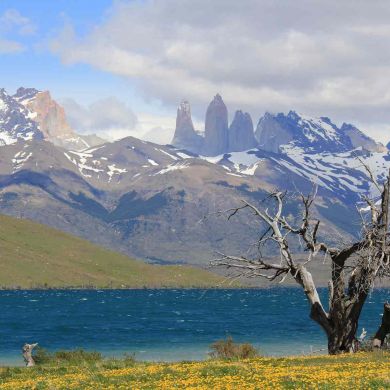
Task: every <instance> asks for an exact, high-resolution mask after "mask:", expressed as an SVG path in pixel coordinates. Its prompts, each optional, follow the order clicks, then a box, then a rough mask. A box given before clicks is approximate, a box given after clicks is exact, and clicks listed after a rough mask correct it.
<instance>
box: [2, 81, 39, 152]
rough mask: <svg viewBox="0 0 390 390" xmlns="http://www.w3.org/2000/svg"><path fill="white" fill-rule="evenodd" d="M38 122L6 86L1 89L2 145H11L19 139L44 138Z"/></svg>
mask: <svg viewBox="0 0 390 390" xmlns="http://www.w3.org/2000/svg"><path fill="white" fill-rule="evenodd" d="M42 138H43V135H42V133H41V132H40V131H39V129H38V126H37V123H36V122H35V121H34V120H33V119H32V118H31V116H30V115H29V112H28V110H27V109H26V108H25V107H24V106H23V105H22V104H20V103H19V102H18V101H17V100H16V99H14V97H13V96H11V95H9V94H8V93H7V92H6V91H5V89H4V88H1V89H0V145H9V144H13V143H15V142H17V141H18V140H20V139H22V140H26V141H27V140H32V139H42Z"/></svg>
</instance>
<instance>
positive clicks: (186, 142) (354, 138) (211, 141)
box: [172, 95, 386, 157]
mask: <svg viewBox="0 0 390 390" xmlns="http://www.w3.org/2000/svg"><path fill="white" fill-rule="evenodd" d="M195 137H196V138H195ZM172 144H173V145H175V146H177V147H179V148H180V147H184V148H186V149H188V150H190V151H191V152H194V153H198V154H201V155H205V156H211V157H213V156H217V155H220V154H223V153H230V152H241V151H245V150H248V149H251V148H254V147H258V148H260V149H262V150H265V151H268V152H273V153H280V151H281V147H282V146H283V145H290V146H294V147H299V148H302V149H304V150H305V151H306V152H312V153H322V152H331V153H340V152H346V151H349V150H353V149H355V148H358V147H362V148H363V149H365V150H368V151H370V152H385V151H386V148H385V147H384V146H383V145H382V144H380V143H377V142H375V141H374V140H373V139H372V138H370V137H368V136H367V135H365V134H364V133H363V132H362V131H360V130H359V129H358V128H356V127H355V126H353V125H351V124H346V123H344V124H343V125H342V126H341V127H340V128H339V127H337V125H336V124H334V123H333V122H332V121H331V120H330V119H329V118H327V117H320V118H311V117H307V116H305V115H302V114H298V113H296V112H295V111H290V112H289V113H288V114H287V115H286V114H283V113H279V114H270V113H268V112H267V113H265V115H264V116H262V117H261V118H260V119H259V121H258V124H257V127H256V130H255V131H254V130H253V125H252V118H251V116H250V115H249V114H248V113H245V114H244V113H243V112H242V111H241V110H238V111H236V114H235V116H234V119H233V121H232V123H231V124H230V126H229V125H228V110H227V107H226V105H225V103H224V102H223V100H222V97H221V96H220V95H216V96H215V97H214V99H213V100H212V101H211V103H210V104H209V106H208V108H207V112H206V117H205V133H204V137H201V136H199V135H198V134H197V133H196V132H195V130H194V127H193V125H192V119H191V109H190V104H189V102H187V101H185V102H182V103H181V104H180V106H179V108H178V111H177V120H176V130H175V134H174V137H173V140H172Z"/></svg>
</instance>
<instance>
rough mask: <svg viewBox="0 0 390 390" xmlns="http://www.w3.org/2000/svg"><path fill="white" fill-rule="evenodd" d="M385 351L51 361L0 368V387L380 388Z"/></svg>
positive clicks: (385, 376)
mask: <svg viewBox="0 0 390 390" xmlns="http://www.w3.org/2000/svg"><path fill="white" fill-rule="evenodd" d="M386 388H390V355H389V354H388V353H384V352H381V351H377V352H375V353H367V352H365V353H357V354H353V355H350V354H345V355H342V356H320V357H288V358H254V359H245V360H240V361H227V360H208V361H202V362H180V363H141V362H135V361H134V360H133V359H131V358H127V359H122V360H113V359H111V360H104V359H103V360H99V359H97V360H94V359H92V360H91V359H90V360H89V361H88V360H84V361H77V362H76V361H74V360H72V359H70V360H62V361H60V360H57V361H54V362H53V361H52V362H51V363H50V364H48V365H42V366H37V367H33V368H28V369H27V368H0V389H4V390H5V389H12V390H14V389H115V390H120V389H215V390H217V389H232V390H233V389H329V390H330V389H343V390H344V389H386Z"/></svg>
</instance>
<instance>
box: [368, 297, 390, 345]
mask: <svg viewBox="0 0 390 390" xmlns="http://www.w3.org/2000/svg"><path fill="white" fill-rule="evenodd" d="M389 333H390V304H389V303H388V302H386V303H385V304H384V306H383V317H382V323H381V326H380V327H379V329H378V330H377V332H376V333H375V336H374V339H373V340H372V346H373V347H374V348H380V347H382V345H383V343H384V341H385V338H386V335H388V334H389Z"/></svg>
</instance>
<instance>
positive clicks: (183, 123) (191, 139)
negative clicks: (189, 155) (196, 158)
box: [172, 100, 203, 153]
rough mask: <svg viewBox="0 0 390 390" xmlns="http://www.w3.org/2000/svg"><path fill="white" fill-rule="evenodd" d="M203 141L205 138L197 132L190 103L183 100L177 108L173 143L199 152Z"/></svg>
mask: <svg viewBox="0 0 390 390" xmlns="http://www.w3.org/2000/svg"><path fill="white" fill-rule="evenodd" d="M202 143H203V138H202V137H201V136H199V135H198V134H197V133H196V131H195V129H194V125H193V123H192V118H191V106H190V103H189V102H188V101H187V100H183V101H182V102H181V103H180V105H179V107H178V108H177V116H176V129H175V134H174V136H173V140H172V144H173V145H175V146H177V147H179V148H183V149H187V150H190V151H192V152H195V153H199V152H200V149H201V147H202Z"/></svg>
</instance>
